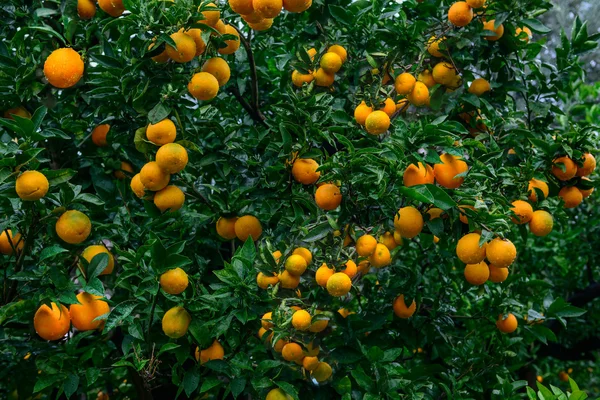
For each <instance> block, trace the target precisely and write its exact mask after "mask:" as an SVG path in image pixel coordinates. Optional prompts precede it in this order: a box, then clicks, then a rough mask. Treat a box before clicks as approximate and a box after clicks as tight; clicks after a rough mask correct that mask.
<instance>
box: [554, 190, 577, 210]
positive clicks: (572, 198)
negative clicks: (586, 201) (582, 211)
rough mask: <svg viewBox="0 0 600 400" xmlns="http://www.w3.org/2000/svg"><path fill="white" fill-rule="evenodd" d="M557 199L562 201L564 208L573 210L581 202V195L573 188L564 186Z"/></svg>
mask: <svg viewBox="0 0 600 400" xmlns="http://www.w3.org/2000/svg"><path fill="white" fill-rule="evenodd" d="M558 197H560V198H561V199H563V200H564V202H565V208H575V207H577V206H578V205H580V204H581V202H582V201H583V194H582V193H581V192H580V191H579V189H577V188H576V187H575V186H565V187H563V188H562V189H560V191H559V192H558Z"/></svg>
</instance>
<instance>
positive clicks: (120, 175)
mask: <svg viewBox="0 0 600 400" xmlns="http://www.w3.org/2000/svg"><path fill="white" fill-rule="evenodd" d="M125 172H128V173H130V174H131V173H133V165H131V164H130V163H128V162H127V161H121V166H120V167H119V169H117V170H115V172H113V175H114V176H115V178H117V179H121V180H122V179H126V178H127V176H128V175H125Z"/></svg>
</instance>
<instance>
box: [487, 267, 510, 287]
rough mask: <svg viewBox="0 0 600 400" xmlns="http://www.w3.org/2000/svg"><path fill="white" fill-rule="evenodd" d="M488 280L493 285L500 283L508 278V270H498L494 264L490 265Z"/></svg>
mask: <svg viewBox="0 0 600 400" xmlns="http://www.w3.org/2000/svg"><path fill="white" fill-rule="evenodd" d="M489 267H490V277H489V280H490V281H492V282H494V283H501V282H504V281H505V280H506V278H508V268H498V267H496V266H495V265H494V264H490V266H489Z"/></svg>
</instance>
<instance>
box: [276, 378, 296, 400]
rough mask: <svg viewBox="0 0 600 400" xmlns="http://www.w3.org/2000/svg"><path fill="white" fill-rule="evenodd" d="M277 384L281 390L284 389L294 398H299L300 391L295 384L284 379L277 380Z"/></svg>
mask: <svg viewBox="0 0 600 400" xmlns="http://www.w3.org/2000/svg"><path fill="white" fill-rule="evenodd" d="M275 384H276V385H277V386H279V388H280V389H281V390H283V391H284V392H285V393H286V394H287V395H289V396H292V399H294V400H299V398H298V391H297V390H296V387H295V386H294V385H291V384H289V383H287V382H284V381H276V382H275Z"/></svg>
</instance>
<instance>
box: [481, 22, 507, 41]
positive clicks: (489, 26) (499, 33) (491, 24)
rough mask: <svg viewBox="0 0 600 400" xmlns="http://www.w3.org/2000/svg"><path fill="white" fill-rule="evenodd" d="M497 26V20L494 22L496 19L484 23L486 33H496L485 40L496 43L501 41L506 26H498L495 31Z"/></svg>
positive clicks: (486, 36) (487, 36) (485, 37)
mask: <svg viewBox="0 0 600 400" xmlns="http://www.w3.org/2000/svg"><path fill="white" fill-rule="evenodd" d="M495 24H496V20H494V19H492V20H490V21H485V22H484V23H483V30H484V31H492V32H494V33H493V34H490V35H485V36H484V39H485V40H489V41H492V42H494V41H496V40H498V39H500V38H501V37H502V36H503V35H504V25H502V24H500V25H498V27H497V28H495V29H494V26H495Z"/></svg>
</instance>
